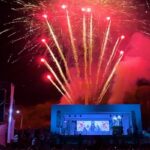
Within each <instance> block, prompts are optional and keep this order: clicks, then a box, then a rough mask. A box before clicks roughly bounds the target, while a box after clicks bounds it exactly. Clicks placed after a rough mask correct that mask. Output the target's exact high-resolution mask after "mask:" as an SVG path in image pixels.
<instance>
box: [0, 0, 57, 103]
mask: <svg viewBox="0 0 150 150" xmlns="http://www.w3.org/2000/svg"><path fill="white" fill-rule="evenodd" d="M10 14H11V16H13V15H15V14H13V11H10V6H9V5H8V4H5V3H2V2H0V31H2V30H4V29H5V27H4V26H3V24H4V23H7V22H9V21H11V19H12V18H11V17H10ZM19 30H20V29H19ZM7 36H8V34H7V33H6V34H2V35H0V80H1V81H8V82H13V83H14V85H15V100H16V104H17V105H34V104H37V103H43V102H45V101H48V100H51V101H52V102H57V100H58V99H59V97H60V94H59V93H58V92H57V90H56V89H55V88H54V87H53V86H52V85H51V84H50V83H49V82H48V81H46V80H45V77H44V73H46V72H47V70H46V69H45V67H43V66H40V65H39V64H40V63H39V58H40V56H38V55H35V58H34V60H33V61H32V62H31V55H30V54H26V53H25V54H24V55H22V56H21V57H18V56H13V58H12V59H11V58H10V56H11V54H12V53H14V52H15V51H17V50H18V49H22V48H23V46H24V44H25V43H24V42H23V41H20V42H17V43H15V44H11V43H10V39H9V38H8V37H7ZM9 58H10V59H9ZM18 58H19V60H18ZM15 60H17V62H13V61H15Z"/></svg>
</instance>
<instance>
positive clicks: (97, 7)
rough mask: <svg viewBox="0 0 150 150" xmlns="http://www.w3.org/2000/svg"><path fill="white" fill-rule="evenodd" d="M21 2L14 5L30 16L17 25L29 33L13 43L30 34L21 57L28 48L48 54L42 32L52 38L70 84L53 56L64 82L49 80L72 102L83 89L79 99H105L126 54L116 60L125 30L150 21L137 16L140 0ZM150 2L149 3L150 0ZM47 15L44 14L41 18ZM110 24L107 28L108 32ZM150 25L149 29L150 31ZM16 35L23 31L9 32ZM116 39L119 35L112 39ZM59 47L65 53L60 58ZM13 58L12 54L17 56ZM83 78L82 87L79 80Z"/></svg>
mask: <svg viewBox="0 0 150 150" xmlns="http://www.w3.org/2000/svg"><path fill="white" fill-rule="evenodd" d="M62 2H63V3H62ZM15 4H17V6H18V8H12V10H15V11H18V12H20V11H21V12H22V13H23V14H24V16H23V17H22V16H21V17H19V18H15V19H14V20H13V21H12V22H11V24H18V23H23V24H24V26H23V27H24V30H25V32H26V34H25V35H23V36H21V37H17V38H16V39H14V40H13V42H17V41H20V40H22V39H25V40H28V39H29V40H28V41H29V42H28V41H27V43H28V44H27V45H28V46H25V48H24V49H23V50H21V51H19V52H18V55H19V56H21V55H22V54H23V53H24V52H25V50H28V52H29V53H30V54H31V55H33V54H35V53H37V52H38V53H40V54H42V52H41V51H39V49H40V48H41V47H40V44H39V43H38V44H37V41H38V39H41V36H42V35H45V36H46V37H48V38H49V39H50V42H46V41H45V40H44V41H43V43H44V45H45V47H46V49H47V50H48V52H49V53H50V55H51V58H52V59H53V61H54V62H55V65H56V67H57V69H58V71H59V74H60V75H61V77H62V79H63V81H64V84H63V83H62V82H61V80H60V79H59V78H58V75H57V74H56V73H55V72H54V70H53V66H50V65H49V64H48V62H47V61H44V64H45V65H46V67H47V68H48V69H49V70H50V72H51V73H52V74H53V76H54V77H55V79H56V82H57V83H58V84H56V83H55V82H54V81H53V80H52V79H51V78H50V79H49V80H50V81H51V83H52V84H53V85H54V86H55V87H56V89H57V90H58V91H59V92H60V93H61V94H62V95H63V97H64V98H65V99H66V100H67V102H68V103H74V102H75V101H76V102H78V100H74V98H75V97H77V96H75V95H78V94H79V95H80V94H81V93H82V94H81V95H80V96H78V97H77V99H82V100H81V103H85V104H88V103H100V102H101V101H102V99H103V97H104V95H105V94H106V92H107V91H108V89H109V85H110V84H111V80H112V79H113V76H114V74H115V71H116V69H117V67H118V65H119V63H120V61H121V59H122V57H123V53H122V52H121V53H120V57H119V58H117V59H116V56H117V52H118V47H119V45H120V43H121V41H122V40H123V39H124V38H125V36H121V37H120V33H123V32H124V31H129V32H133V31H132V30H133V27H132V28H131V29H130V28H129V26H128V24H129V22H130V23H132V26H134V31H135V30H137V28H138V27H137V25H139V24H140V25H141V24H142V25H144V24H145V20H144V21H143V20H139V18H137V17H136V16H135V15H136V11H137V10H138V9H137V6H135V5H134V0H131V1H129V2H128V1H126V0H117V1H109V0H100V1H98V0H94V1H91V0H85V1H82V2H81V1H76V0H73V1H72V2H68V1H65V0H63V1H57V0H56V1H54V2H49V1H48V0H44V1H41V0H39V1H36V3H33V2H28V3H25V2H24V1H23V0H16V1H15ZM89 6H90V7H89ZM146 6H147V7H148V8H149V3H148V1H146ZM62 9H63V10H62ZM64 12H65V13H64ZM42 14H44V15H43V17H42V18H41V16H42ZM107 15H109V16H110V17H107ZM43 18H44V21H43ZM133 18H134V19H133ZM105 19H106V20H105ZM106 22H107V23H106ZM101 24H102V25H101ZM8 25H10V24H9V23H8ZM104 29H105V33H103V31H104ZM128 29H129V30H128ZM148 29H149V28H147V30H146V31H145V30H144V32H148ZM10 30H11V28H9V29H5V30H4V31H2V32H0V34H5V33H6V32H9V31H10ZM100 30H101V31H100ZM100 32H102V33H100ZM68 33H69V34H68ZM149 33H150V31H149ZM16 34H17V32H13V33H11V34H9V37H14V36H15V35H16ZM126 34H127V33H126ZM49 35H50V36H49ZM68 35H69V36H68ZM103 35H104V36H103ZM115 35H116V36H115ZM113 36H114V37H113ZM112 37H113V38H112ZM118 37H119V38H118ZM31 39H32V40H31ZM111 39H117V40H116V41H114V40H112V41H111ZM55 47H56V48H57V52H58V53H59V57H60V58H59V57H58V58H57V57H56V56H57V55H56V54H55V53H56V52H55ZM99 49H100V50H99ZM67 54H68V55H69V56H68V58H67V57H66V56H67ZM12 57H13V56H12V55H11V59H12ZM72 58H73V61H72ZM9 59H10V57H9ZM59 59H61V60H62V61H63V65H64V66H61V63H60V61H61V60H59ZM70 60H71V61H70ZM106 60H107V61H106ZM9 61H10V60H9ZM97 64H98V65H97ZM95 66H96V67H95ZM112 66H114V67H112ZM63 67H65V69H64V68H63ZM72 68H75V69H76V71H75V72H74V73H71V70H72ZM94 72H96V73H94ZM65 74H66V75H65ZM76 76H77V78H76ZM79 80H80V81H81V82H80V86H79V84H77V83H78V81H79ZM95 82H96V83H95ZM75 85H78V86H77V88H76V89H78V90H75V88H74V87H75ZM100 89H101V91H100ZM80 91H84V92H80ZM96 99H97V101H95V100H96ZM92 100H93V101H92Z"/></svg>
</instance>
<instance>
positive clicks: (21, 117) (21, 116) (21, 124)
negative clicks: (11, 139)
mask: <svg viewBox="0 0 150 150" xmlns="http://www.w3.org/2000/svg"><path fill="white" fill-rule="evenodd" d="M16 114H17V115H20V129H22V127H23V114H22V113H21V111H20V110H16Z"/></svg>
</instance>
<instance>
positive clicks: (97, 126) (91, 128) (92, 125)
mask: <svg viewBox="0 0 150 150" xmlns="http://www.w3.org/2000/svg"><path fill="white" fill-rule="evenodd" d="M77 131H78V132H80V133H83V134H93V135H94V134H98V133H100V132H109V131H110V125H109V121H107V120H106V121H105V120H104V121H102V120H101V121H81V120H80V121H77Z"/></svg>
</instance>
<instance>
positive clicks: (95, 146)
mask: <svg viewBox="0 0 150 150" xmlns="http://www.w3.org/2000/svg"><path fill="white" fill-rule="evenodd" d="M137 139H138V138H135V139H134V138H133V139H132V140H129V139H126V142H125V141H124V139H123V137H122V138H121V137H112V138H111V139H110V138H99V137H92V136H91V137H83V136H80V135H79V136H77V137H65V136H60V135H51V134H50V131H49V129H37V130H31V129H30V130H22V131H15V135H14V139H13V141H12V143H11V144H9V145H7V146H6V147H0V150H76V149H77V150H149V149H150V145H149V144H150V141H146V142H145V141H144V142H143V141H140V140H139V141H137ZM149 140H150V139H149Z"/></svg>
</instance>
